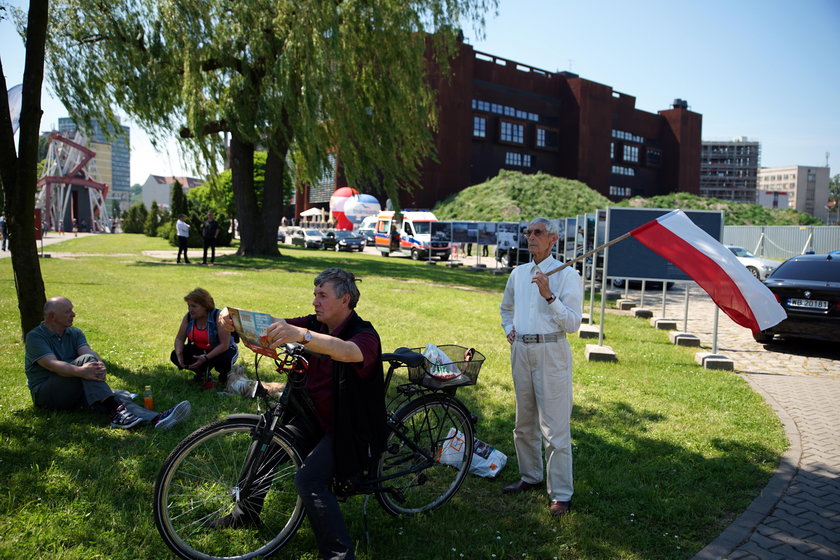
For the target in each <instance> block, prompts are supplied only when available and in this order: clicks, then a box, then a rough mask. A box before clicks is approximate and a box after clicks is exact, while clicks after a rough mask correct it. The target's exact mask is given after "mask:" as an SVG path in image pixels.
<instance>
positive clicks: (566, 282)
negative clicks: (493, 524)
mask: <svg viewBox="0 0 840 560" xmlns="http://www.w3.org/2000/svg"><path fill="white" fill-rule="evenodd" d="M524 235H525V238H526V240H527V241H528V252H529V253H530V254H531V256H532V257H533V260H532V261H531V262H529V263H528V264H523V265H520V266H518V267H516V268H515V269H514V270H513V272H512V273H511V275H510V277H509V278H508V281H507V285H506V286H505V294H504V297H503V298H502V305H501V308H500V311H501V316H502V328H504V330H505V334H506V335H507V339H508V342H509V343H510V345H511V354H510V363H511V371H512V374H513V386H514V391H515V394H516V424H515V427H514V430H513V444H514V447H515V449H516V457H517V460H518V462H519V474H520V477H521V478H520V480H518V481H516V482H515V483H513V484H511V485H510V486H506V487H505V488H504V489H503V492H505V493H507V494H513V493H517V492H523V491H526V490H530V489H532V488H536V487H538V486H539V485H540V484H541V483H542V481H543V478H544V477H543V467H542V444H543V443H544V444H545V454H546V469H545V470H546V476H545V479H546V481H547V490H548V496H549V498H550V500H551V501H550V504H549V511H550V514H551V515H552V516H561V515H565V514H566V513H568V512H569V511H570V509H571V499H572V494H573V492H574V488H573V484H572V438H571V431H570V427H569V419H570V417H571V412H572V353H571V349H570V348H569V342H568V340H566V334H567V333H571V332H575V331H577V330H578V328H579V327H580V321H581V293H582V288H581V280H580V276H579V275H578V273H577V271H575V269H574V268H572V267H568V268H565V269H563V270H561V271H559V272H558V273H556V274H552V272H553V271H554V270H555V269H556V268H558V267H560V266H562V265H561V263H560V262H559V261H558V260H557V259H555V258H554V257H553V256H551V249H552V247H554V245H555V244H556V243H557V239H558V231H557V224H556V222H552V221H551V220H549V219H547V218H536V219H534V220H532V221H531V223H530V224H528V228H527V229H526V230H525V233H524Z"/></svg>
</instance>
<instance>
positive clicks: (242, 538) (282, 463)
mask: <svg viewBox="0 0 840 560" xmlns="http://www.w3.org/2000/svg"><path fill="white" fill-rule="evenodd" d="M257 424H258V421H257V420H256V419H251V418H236V419H227V420H221V421H218V422H214V423H212V424H209V425H207V426H204V427H203V428H200V429H199V430H196V431H195V432H193V433H192V434H190V435H189V436H187V438H186V439H184V440H183V441H182V442H181V443H180V444H178V446H177V447H176V448H175V449H174V450H173V451H172V453H170V455H169V457H167V459H166V461H164V464H163V467H162V468H161V470H160V473H159V474H158V478H157V481H156V483H155V489H154V514H155V525H157V529H158V531H159V532H160V535H161V537H163V540H164V542H165V543H166V544H167V546H169V548H171V549H172V551H173V552H175V554H176V555H177V556H178V557H179V558H184V559H187V560H193V559H201V560H211V559H217V558H235V559H247V558H254V557H258V556H259V557H263V556H269V555H271V554H273V553H275V552H277V551H278V550H279V549H280V548H281V547H282V546H283V545H284V544H286V542H287V541H288V540H289V539H290V538H291V537H292V536H293V535H294V534H295V532H296V531H297V529H298V527H299V526H300V523H301V521H302V519H303V504H302V502H301V500H300V499H299V498H298V495H297V492H296V490H295V485H294V477H295V473H296V472H297V470H298V467H299V466H300V464H301V459H300V456H299V454H298V452H297V451H296V450H295V448H294V447H293V445H292V443H291V442H290V440H289V439H288V438H287V437H286V436H285V435H284V434H281V433H277V432H275V433H274V434H273V438H272V441H271V443H269V444H268V445H267V446H266V447H265V449H264V450H263V451H262V454H261V456H260V459H259V460H254V458H253V457H254V456H255V453H256V451H257V450H258V449H259V448H260V447H261V446H260V444H259V443H258V442H257V441H256V440H255V439H254V438H255V434H256V433H257V432H256V428H257ZM256 463H259V464H256ZM249 474H250V476H249ZM243 512H246V513H247V515H242V513H243Z"/></svg>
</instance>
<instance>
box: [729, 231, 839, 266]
mask: <svg viewBox="0 0 840 560" xmlns="http://www.w3.org/2000/svg"><path fill="white" fill-rule="evenodd" d="M723 242H724V243H726V244H729V245H740V246H741V247H743V248H745V249H747V250H748V251H752V252H753V253H755V254H756V255H757V256H759V257H766V258H768V259H782V260H784V259H789V258H790V257H793V256H796V255H801V254H803V253H805V252H807V251H813V252H814V253H828V252H830V251H838V250H840V226H724V228H723Z"/></svg>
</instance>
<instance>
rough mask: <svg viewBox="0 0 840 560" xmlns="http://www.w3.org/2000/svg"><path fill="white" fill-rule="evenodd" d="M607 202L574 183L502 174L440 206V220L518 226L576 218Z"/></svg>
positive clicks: (538, 175)
mask: <svg viewBox="0 0 840 560" xmlns="http://www.w3.org/2000/svg"><path fill="white" fill-rule="evenodd" d="M609 204H610V201H609V199H608V198H606V197H604V196H602V195H601V194H599V193H598V192H596V191H594V190H592V189H590V188H589V187H587V186H586V185H585V184H584V183H581V182H580V181H575V180H573V179H564V178H562V177H553V176H551V175H546V174H545V173H536V174H534V175H525V174H523V173H519V172H518V171H501V172H500V173H499V175H497V176H496V177H494V178H493V179H490V180H488V181H485V182H484V183H481V184H478V185H473V186H472V187H468V188H466V189H464V190H463V191H461V192H459V193H457V194H454V195H452V196H450V197H449V198H447V199H446V200H444V201H443V202H441V203H439V204H438V205H437V206H435V208H434V210H433V211H434V213H435V215H436V216H437V217H438V219H439V220H481V221H492V222H518V221H527V220H532V219H534V218H536V217H538V216H546V217H549V218H554V217H560V216H576V215H578V214H584V213H586V212H592V211H593V210H595V209H597V208H606V207H607V206H609Z"/></svg>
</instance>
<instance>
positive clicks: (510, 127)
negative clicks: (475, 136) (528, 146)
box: [499, 121, 525, 144]
mask: <svg viewBox="0 0 840 560" xmlns="http://www.w3.org/2000/svg"><path fill="white" fill-rule="evenodd" d="M499 126H500V131H499V140H500V141H502V142H511V143H513V144H523V143H524V142H525V125H522V124H516V123H512V122H509V121H501V123H500V125H499Z"/></svg>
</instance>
